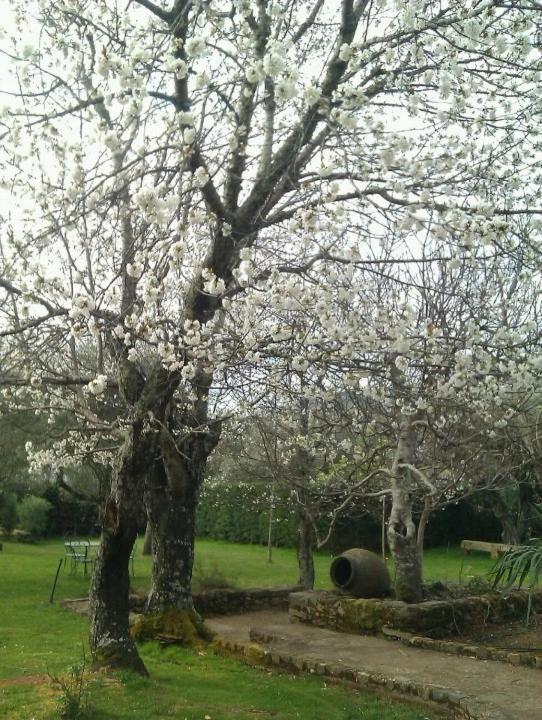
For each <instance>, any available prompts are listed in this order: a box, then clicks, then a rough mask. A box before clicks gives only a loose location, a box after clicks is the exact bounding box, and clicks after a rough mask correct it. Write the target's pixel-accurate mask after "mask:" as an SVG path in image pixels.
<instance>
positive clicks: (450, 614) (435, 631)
mask: <svg viewBox="0 0 542 720" xmlns="http://www.w3.org/2000/svg"><path fill="white" fill-rule="evenodd" d="M528 597H529V594H528V592H527V591H524V590H513V591H511V592H509V593H506V594H505V593H497V592H495V593H487V594H484V595H478V596H473V597H466V598H460V599H455V600H432V601H429V602H422V603H418V604H416V605H409V604H407V603H404V602H399V601H397V600H363V599H355V598H352V597H349V596H346V595H343V594H339V593H336V592H296V593H293V594H292V595H291V596H290V603H289V613H290V618H291V619H292V620H294V621H299V622H306V623H311V624H313V625H319V626H321V627H327V628H331V629H333V630H342V631H344V632H359V633H379V632H381V631H382V628H384V627H391V628H396V629H397V630H404V631H406V632H410V633H417V634H422V635H425V636H427V637H432V638H442V637H447V636H449V635H458V634H461V633H462V632H463V631H465V630H467V629H469V628H473V627H480V626H482V625H485V624H486V623H499V622H504V621H506V620H510V619H514V618H518V617H523V616H524V615H525V613H526V612H527V604H528ZM533 609H535V610H542V591H538V592H536V593H535V594H534V598H533Z"/></svg>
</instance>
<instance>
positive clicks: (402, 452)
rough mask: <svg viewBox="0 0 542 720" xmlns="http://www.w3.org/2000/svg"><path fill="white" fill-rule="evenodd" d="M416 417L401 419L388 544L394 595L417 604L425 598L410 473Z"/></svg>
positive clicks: (393, 479)
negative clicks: (393, 574)
mask: <svg viewBox="0 0 542 720" xmlns="http://www.w3.org/2000/svg"><path fill="white" fill-rule="evenodd" d="M415 419H416V418H415V416H406V417H404V418H403V419H402V420H401V425H400V429H399V439H398V442H397V449H396V451H395V457H394V461H393V466H392V472H391V479H392V488H391V491H392V493H391V494H392V506H391V512H390V518H389V522H388V544H389V548H390V552H391V554H392V557H393V559H394V561H395V570H396V576H395V595H396V598H397V599H398V600H404V601H405V602H409V603H415V602H420V600H421V599H422V591H423V577H422V554H421V551H420V549H419V547H418V542H417V533H416V524H415V523H414V520H413V517H412V500H411V490H412V488H411V483H412V479H411V470H410V469H409V468H408V466H409V465H410V466H412V465H413V463H414V457H415V454H416V426H415V424H414V423H415Z"/></svg>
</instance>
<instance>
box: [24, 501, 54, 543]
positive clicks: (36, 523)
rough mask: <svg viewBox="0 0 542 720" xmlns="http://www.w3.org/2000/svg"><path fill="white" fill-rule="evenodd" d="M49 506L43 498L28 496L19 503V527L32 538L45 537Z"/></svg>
mask: <svg viewBox="0 0 542 720" xmlns="http://www.w3.org/2000/svg"><path fill="white" fill-rule="evenodd" d="M50 507H51V504H50V503H48V502H47V500H44V499H43V498H40V497H36V496H35V495H28V496H27V497H25V498H24V499H23V500H22V501H21V502H20V503H19V508H18V510H19V525H20V527H21V528H22V529H23V530H26V532H28V533H30V534H31V535H32V536H33V537H41V536H43V535H45V533H46V531H47V526H48V513H49V509H50Z"/></svg>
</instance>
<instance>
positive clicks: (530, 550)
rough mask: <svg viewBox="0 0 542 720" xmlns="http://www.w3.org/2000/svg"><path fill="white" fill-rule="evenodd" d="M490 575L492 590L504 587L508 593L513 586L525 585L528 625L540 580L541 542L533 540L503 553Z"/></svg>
mask: <svg viewBox="0 0 542 720" xmlns="http://www.w3.org/2000/svg"><path fill="white" fill-rule="evenodd" d="M491 574H492V576H493V587H494V588H496V587H497V586H499V585H504V589H505V591H508V590H511V589H512V588H513V587H514V586H517V587H519V588H521V587H522V586H523V585H527V587H528V589H529V597H528V601H527V618H526V623H527V624H529V618H530V617H531V612H532V608H533V595H534V591H535V590H536V588H537V586H538V584H539V583H540V580H541V578H542V541H541V540H533V541H532V542H530V543H529V544H527V545H522V546H521V547H519V548H516V549H515V550H509V551H508V552H506V553H504V555H501V557H500V558H499V559H498V560H497V562H496V563H495V566H494V568H493V570H492V571H491Z"/></svg>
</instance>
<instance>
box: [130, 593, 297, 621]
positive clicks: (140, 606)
mask: <svg viewBox="0 0 542 720" xmlns="http://www.w3.org/2000/svg"><path fill="white" fill-rule="evenodd" d="M299 589H300V588H299V586H295V587H270V588H244V589H233V588H221V589H217V590H207V591H205V592H200V593H194V595H193V598H194V607H195V608H196V610H197V611H198V612H199V613H200V614H201V615H203V617H210V616H212V615H235V614H237V613H243V612H248V611H249V610H265V609H266V608H283V609H286V608H287V607H288V598H289V596H290V594H291V593H295V592H297V591H299ZM145 602H146V597H145V596H143V595H139V594H135V593H133V594H131V595H130V609H131V610H132V611H134V612H139V613H141V612H143V611H144V609H145Z"/></svg>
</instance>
